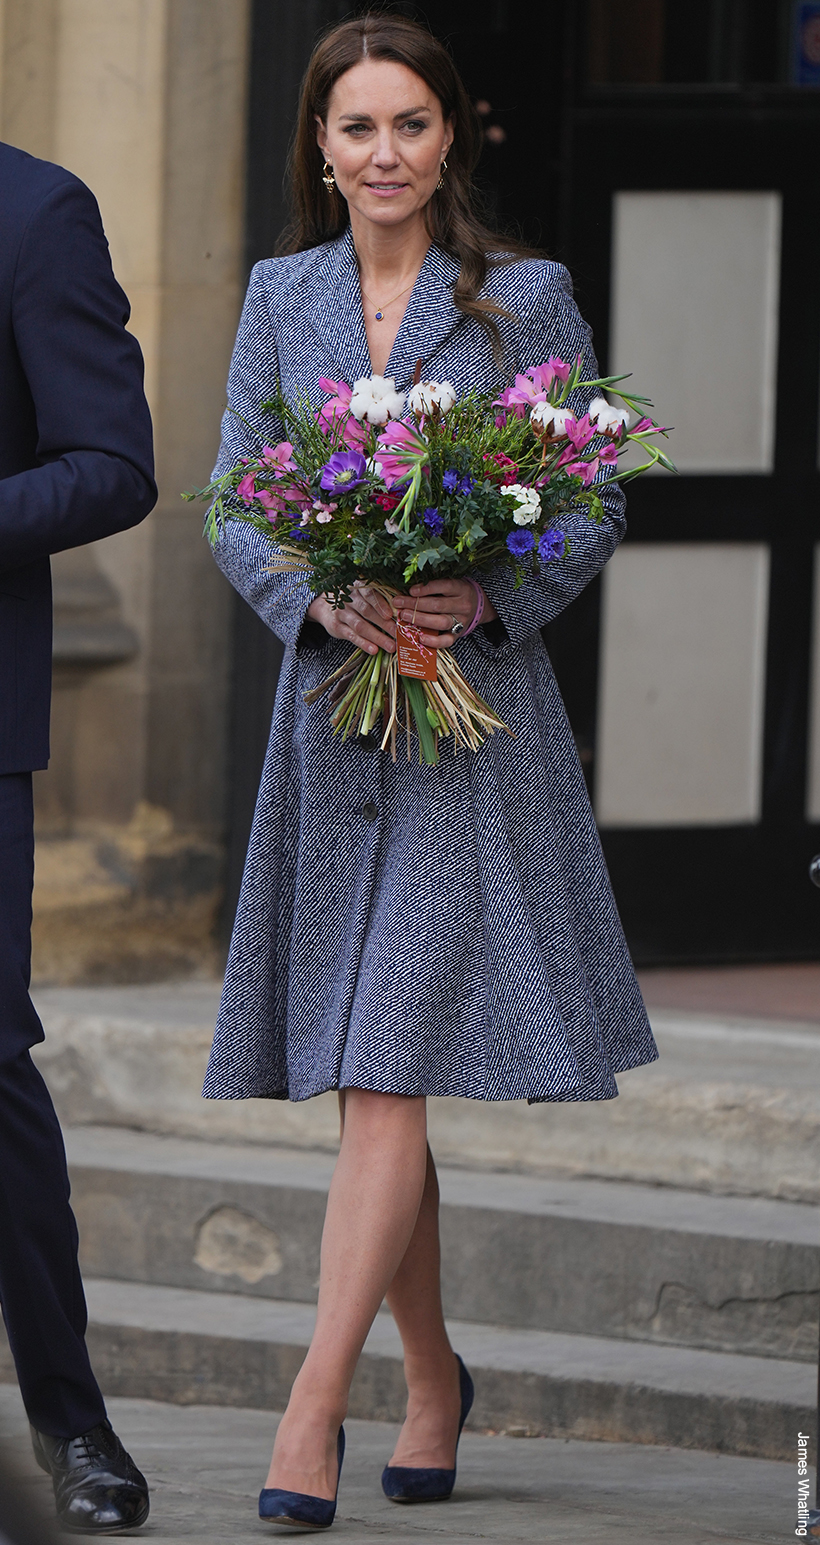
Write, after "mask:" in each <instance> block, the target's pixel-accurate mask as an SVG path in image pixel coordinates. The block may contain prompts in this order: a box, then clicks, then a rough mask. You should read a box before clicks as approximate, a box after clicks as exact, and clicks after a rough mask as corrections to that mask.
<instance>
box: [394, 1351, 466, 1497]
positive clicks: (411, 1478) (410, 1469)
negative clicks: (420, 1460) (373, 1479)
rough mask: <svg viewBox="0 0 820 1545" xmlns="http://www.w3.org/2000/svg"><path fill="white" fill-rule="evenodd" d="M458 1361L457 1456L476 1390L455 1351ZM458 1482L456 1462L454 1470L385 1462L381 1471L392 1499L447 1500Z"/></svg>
mask: <svg viewBox="0 0 820 1545" xmlns="http://www.w3.org/2000/svg"><path fill="white" fill-rule="evenodd" d="M456 1360H457V1362H458V1376H459V1381H460V1384H461V1420H460V1422H459V1424H458V1437H457V1438H456V1455H458V1440H459V1438H460V1437H461V1429H462V1427H463V1426H464V1423H465V1422H466V1420H467V1417H468V1415H469V1413H470V1408H471V1407H472V1404H473V1400H474V1399H475V1389H474V1386H473V1381H472V1379H471V1378H470V1375H469V1373H468V1372H467V1369H466V1368H465V1366H464V1364H463V1362H462V1361H461V1358H460V1357H459V1355H458V1353H456ZM455 1484H456V1467H455V1465H453V1468H452V1470H432V1469H431V1470H426V1469H423V1468H422V1467H420V1466H410V1465H385V1467H384V1469H383V1471H382V1491H383V1492H384V1494H385V1496H386V1497H389V1498H390V1501H391V1502H446V1501H447V1498H448V1497H449V1495H450V1493H451V1492H452V1489H453V1487H454V1486H455Z"/></svg>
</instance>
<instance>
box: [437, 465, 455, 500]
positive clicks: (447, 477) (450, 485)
mask: <svg viewBox="0 0 820 1545" xmlns="http://www.w3.org/2000/svg"><path fill="white" fill-rule="evenodd" d="M441 482H442V486H443V488H444V492H445V493H448V494H454V493H455V491H456V488H457V486H458V473H457V472H456V471H454V469H453V468H452V467H450V468H449V470H448V471H447V472H445V474H444V476H443V478H442V480H441Z"/></svg>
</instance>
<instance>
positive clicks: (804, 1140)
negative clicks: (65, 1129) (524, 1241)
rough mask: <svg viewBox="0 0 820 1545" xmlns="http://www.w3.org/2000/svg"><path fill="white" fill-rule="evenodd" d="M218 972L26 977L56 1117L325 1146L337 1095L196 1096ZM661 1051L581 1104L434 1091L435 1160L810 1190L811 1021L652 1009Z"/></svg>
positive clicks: (795, 1195) (813, 1167)
mask: <svg viewBox="0 0 820 1545" xmlns="http://www.w3.org/2000/svg"><path fill="white" fill-rule="evenodd" d="M218 995H219V987H218V984H217V983H214V982H207V981H205V982H182V983H176V984H173V983H170V984H164V985H152V986H146V987H96V988H91V987H59V988H58V987H52V988H47V987H43V988H38V989H37V992H36V993H35V1000H36V1003H37V1006H38V1008H39V1011H40V1014H41V1016H42V1019H43V1023H44V1025H45V1028H46V1034H47V1039H46V1043H45V1045H44V1046H43V1047H41V1048H38V1051H37V1057H38V1061H39V1065H40V1067H41V1068H42V1070H43V1073H44V1075H45V1077H46V1079H47V1081H48V1083H49V1087H50V1089H51V1091H52V1094H53V1096H54V1099H55V1103H56V1105H57V1108H58V1111H59V1113H60V1116H61V1119H62V1120H63V1121H64V1122H68V1123H86V1122H92V1123H93V1122H105V1123H109V1124H117V1125H122V1126H125V1127H137V1128H141V1129H143V1130H146V1131H153V1132H165V1133H171V1134H178V1135H182V1136H188V1137H200V1138H205V1139H214V1138H218V1139H222V1140H227V1141H236V1142H260V1143H282V1144H286V1145H289V1146H291V1147H300V1148H302V1147H304V1148H319V1149H326V1150H328V1151H332V1150H333V1149H334V1148H335V1146H336V1143H337V1139H338V1111H337V1105H336V1100H335V1097H334V1096H333V1095H332V1094H330V1095H322V1096H320V1097H319V1098H318V1099H315V1100H306V1101H305V1102H303V1103H302V1104H300V1105H292V1104H290V1103H289V1102H287V1101H278V1100H244V1101H231V1100H210V1101H204V1100H202V1098H201V1093H200V1092H201V1088H202V1077H203V1073H204V1070H205V1064H206V1061H207V1057H208V1049H209V1047H210V1043H211V1036H212V1034H213V1025H214V1018H215V1015H216V1007H217V1000H218ZM652 1023H653V1028H654V1030H655V1033H656V1036H657V1039H658V1045H659V1047H660V1052H661V1060H660V1062H658V1063H655V1064H653V1065H652V1066H650V1067H646V1068H635V1069H633V1070H632V1071H631V1072H628V1073H624V1074H619V1075H618V1085H619V1088H620V1090H621V1095H620V1098H619V1099H617V1100H610V1101H605V1102H596V1103H593V1104H587V1105H583V1104H582V1105H575V1104H566V1105H563V1104H558V1105H549V1104H547V1105H535V1106H527V1105H526V1104H524V1103H523V1102H520V1101H510V1102H506V1103H498V1102H496V1103H486V1104H485V1103H482V1102H479V1101H476V1100H431V1101H429V1120H430V1132H431V1140H432V1142H433V1146H434V1148H435V1152H436V1155H437V1157H438V1158H439V1159H440V1160H441V1161H443V1162H444V1163H449V1164H456V1165H466V1166H468V1167H471V1168H480V1169H490V1170H493V1169H494V1170H520V1171H525V1172H528V1173H531V1174H560V1175H566V1176H586V1177H591V1176H595V1177H599V1178H607V1179H616V1180H634V1181H640V1182H643V1183H646V1184H656V1183H660V1184H662V1185H665V1186H681V1187H684V1188H686V1189H695V1190H705V1191H713V1192H720V1193H725V1194H737V1195H741V1196H744V1195H745V1196H770V1197H777V1198H780V1199H783V1200H789V1201H802V1202H812V1203H818V1202H820V1055H818V1053H820V1032H818V1027H817V1025H801V1024H799V1023H788V1022H786V1023H776V1022H771V1023H767V1022H762V1021H755V1022H748V1021H740V1020H736V1019H732V1018H731V1017H727V1016H723V1017H720V1016H717V1017H716V1016H714V1015H703V1014H683V1013H681V1012H678V1011H674V1012H670V1011H653V1013H652Z"/></svg>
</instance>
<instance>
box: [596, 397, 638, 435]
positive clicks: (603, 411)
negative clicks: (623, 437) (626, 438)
mask: <svg viewBox="0 0 820 1545" xmlns="http://www.w3.org/2000/svg"><path fill="white" fill-rule="evenodd" d="M588 411H589V419H590V423H592V424H595V423H597V425H598V428H599V429H600V430H601V432H602V433H603V434H620V432H621V427H622V425H624V424H628V423H629V412H628V410H627V409H626V408H613V407H612V405H611V403H608V402H607V400H606V398H605V397H593V399H592V402H591V403H590V405H589V410H588Z"/></svg>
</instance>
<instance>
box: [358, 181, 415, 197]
mask: <svg viewBox="0 0 820 1545" xmlns="http://www.w3.org/2000/svg"><path fill="white" fill-rule="evenodd" d="M365 187H366V188H369V190H370V192H371V193H375V195H376V197H377V198H395V196H396V194H397V193H403V192H404V190H405V188H407V187H409V183H406V182H366V183H365Z"/></svg>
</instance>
